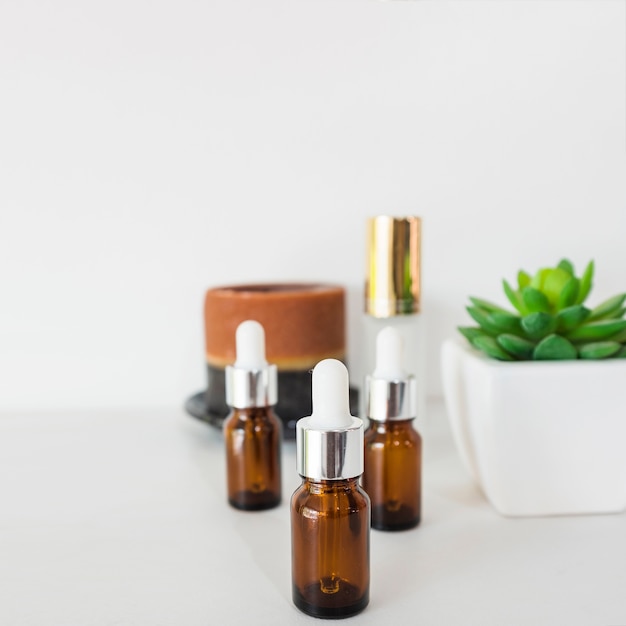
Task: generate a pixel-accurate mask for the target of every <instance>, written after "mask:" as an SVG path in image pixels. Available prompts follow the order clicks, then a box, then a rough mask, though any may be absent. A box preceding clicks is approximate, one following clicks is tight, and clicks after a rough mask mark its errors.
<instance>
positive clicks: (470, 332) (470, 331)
mask: <svg viewBox="0 0 626 626" xmlns="http://www.w3.org/2000/svg"><path fill="white" fill-rule="evenodd" d="M457 330H458V331H459V332H460V333H461V334H462V335H463V337H465V338H466V339H467V340H468V341H469V342H470V343H471V342H472V341H474V339H476V337H488V336H489V335H487V333H486V332H485V331H484V330H483V329H482V328H475V327H473V326H459V327H457Z"/></svg>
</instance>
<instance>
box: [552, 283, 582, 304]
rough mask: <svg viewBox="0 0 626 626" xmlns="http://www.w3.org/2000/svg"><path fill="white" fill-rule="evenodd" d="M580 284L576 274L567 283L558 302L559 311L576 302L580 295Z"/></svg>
mask: <svg viewBox="0 0 626 626" xmlns="http://www.w3.org/2000/svg"><path fill="white" fill-rule="evenodd" d="M579 285H580V281H579V280H578V278H576V277H575V276H571V277H570V279H569V280H568V281H567V282H566V283H565V285H564V286H563V289H562V290H561V293H560V294H559V298H558V300H557V303H556V308H557V310H558V311H560V310H561V309H565V308H567V307H568V306H572V305H573V304H575V302H576V298H577V296H578V289H579Z"/></svg>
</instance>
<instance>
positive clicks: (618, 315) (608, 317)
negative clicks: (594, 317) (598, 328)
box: [602, 306, 626, 320]
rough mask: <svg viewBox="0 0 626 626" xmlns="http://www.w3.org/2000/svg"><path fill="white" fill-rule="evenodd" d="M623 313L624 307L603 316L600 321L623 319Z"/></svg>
mask: <svg viewBox="0 0 626 626" xmlns="http://www.w3.org/2000/svg"><path fill="white" fill-rule="evenodd" d="M624 313H626V307H623V306H622V307H620V308H619V309H617V310H616V311H613V312H612V313H608V314H607V315H603V316H602V319H603V320H619V319H621V318H622V317H624Z"/></svg>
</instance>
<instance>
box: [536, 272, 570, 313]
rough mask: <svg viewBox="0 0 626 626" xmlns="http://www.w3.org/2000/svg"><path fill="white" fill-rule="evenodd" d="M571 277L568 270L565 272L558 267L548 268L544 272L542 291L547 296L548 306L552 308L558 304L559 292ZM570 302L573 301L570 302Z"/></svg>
mask: <svg viewBox="0 0 626 626" xmlns="http://www.w3.org/2000/svg"><path fill="white" fill-rule="evenodd" d="M571 278H572V276H571V274H569V272H566V271H565V270H562V269H560V268H558V267H556V268H554V269H550V270H549V271H547V272H546V275H545V279H544V281H543V287H542V292H543V293H544V294H545V296H546V297H547V298H548V301H549V302H550V306H552V307H553V308H556V307H557V306H558V303H559V299H560V297H561V293H562V292H563V289H564V288H565V285H567V283H568V282H569V281H570V280H571ZM572 304H574V303H573V302H572Z"/></svg>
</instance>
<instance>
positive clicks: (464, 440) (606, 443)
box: [442, 340, 626, 516]
mask: <svg viewBox="0 0 626 626" xmlns="http://www.w3.org/2000/svg"><path fill="white" fill-rule="evenodd" d="M442 375H443V388H444V395H445V400H446V408H447V411H448V416H449V418H450V423H451V427H452V434H453V437H454V440H455V443H456V446H457V449H458V451H459V453H460V455H461V458H462V460H463V463H464V464H465V466H466V467H467V469H468V470H469V472H470V473H471V475H472V476H473V477H474V479H475V480H476V482H477V483H478V485H479V486H480V487H481V489H482V490H483V492H484V493H485V495H486V497H487V499H488V500H489V501H490V502H491V504H492V505H493V506H494V508H495V509H496V510H497V511H498V512H500V513H501V514H503V515H511V516H525V515H564V514H581V513H615V512H620V511H623V510H624V509H625V508H626V392H625V388H626V359H615V360H604V361H542V362H537V361H534V362H533V361H527V362H515V363H510V362H501V361H496V360H493V359H489V358H488V357H486V356H485V355H483V354H482V353H481V352H479V351H478V350H475V349H474V348H472V347H471V346H469V344H467V343H465V342H461V341H456V340H448V341H446V342H444V344H443V347H442Z"/></svg>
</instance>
